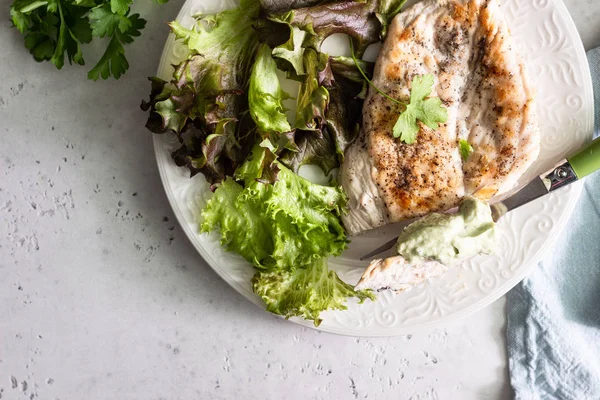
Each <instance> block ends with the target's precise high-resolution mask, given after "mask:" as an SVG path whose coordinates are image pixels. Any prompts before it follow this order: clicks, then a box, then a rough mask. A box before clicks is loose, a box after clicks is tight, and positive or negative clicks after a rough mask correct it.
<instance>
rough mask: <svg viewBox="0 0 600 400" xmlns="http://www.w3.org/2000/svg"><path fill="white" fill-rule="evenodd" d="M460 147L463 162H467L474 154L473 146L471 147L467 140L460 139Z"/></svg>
mask: <svg viewBox="0 0 600 400" xmlns="http://www.w3.org/2000/svg"><path fill="white" fill-rule="evenodd" d="M458 147H459V149H460V156H461V157H462V159H463V161H467V159H468V158H469V156H470V155H471V153H472V152H473V146H471V144H470V143H469V142H467V141H466V140H465V139H460V140H459V141H458Z"/></svg>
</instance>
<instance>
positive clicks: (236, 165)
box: [142, 0, 405, 325]
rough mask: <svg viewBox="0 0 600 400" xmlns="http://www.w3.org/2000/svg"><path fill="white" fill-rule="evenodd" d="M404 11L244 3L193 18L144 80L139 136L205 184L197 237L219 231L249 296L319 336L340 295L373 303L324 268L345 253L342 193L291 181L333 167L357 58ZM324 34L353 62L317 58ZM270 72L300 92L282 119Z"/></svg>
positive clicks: (350, 125) (305, 0)
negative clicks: (167, 144)
mask: <svg viewBox="0 0 600 400" xmlns="http://www.w3.org/2000/svg"><path fill="white" fill-rule="evenodd" d="M404 1H405V0H365V1H354V0H342V1H336V2H328V1H323V0H316V1H315V0H260V1H258V0H241V3H240V5H239V6H238V7H237V8H234V9H231V10H227V11H223V12H220V13H218V14H214V15H201V16H197V23H196V25H195V26H194V27H193V28H192V29H187V28H185V27H183V26H181V25H180V24H179V23H178V22H172V23H171V24H170V27H171V30H172V32H173V33H174V34H175V36H176V38H177V39H178V40H180V41H181V42H182V43H184V44H185V45H186V46H187V48H188V49H189V55H188V57H187V58H186V59H185V60H184V61H182V62H181V63H180V64H178V65H176V66H175V71H174V73H173V77H172V79H171V80H170V81H169V82H167V81H164V80H161V79H159V78H150V79H151V82H152V89H151V94H150V100H149V101H147V102H146V101H144V102H143V103H142V109H144V110H147V111H149V117H148V121H147V124H146V126H147V127H148V128H149V129H150V130H151V131H152V132H155V133H158V134H161V133H166V132H174V133H175V134H176V135H177V137H178V138H179V142H180V144H181V145H180V147H179V148H178V149H176V150H175V151H174V152H173V154H172V157H173V159H174V161H175V163H176V164H177V165H178V166H181V167H185V168H187V169H188V170H189V172H190V175H191V176H193V175H196V174H198V173H201V174H203V175H204V177H205V178H206V180H207V181H208V182H209V183H210V185H211V186H210V187H211V190H212V191H214V194H213V195H212V197H211V198H210V200H209V201H208V204H206V206H205V208H204V209H203V210H200V212H199V214H200V218H199V220H200V224H201V231H202V232H209V231H213V230H217V231H219V232H220V235H221V243H222V245H223V246H224V247H225V248H226V249H228V250H230V251H234V252H236V253H238V254H239V255H241V256H242V257H244V258H245V259H246V260H247V261H248V262H250V263H251V264H252V265H253V266H254V268H255V275H254V278H253V280H252V285H253V290H254V292H255V293H256V294H258V295H259V296H260V297H261V298H262V299H263V300H264V302H265V304H266V306H267V309H268V310H269V311H271V312H273V313H276V314H280V315H283V316H285V317H287V318H289V317H292V316H300V317H303V318H306V319H309V320H313V321H314V323H315V325H318V324H319V323H320V322H321V320H320V318H319V315H320V313H321V312H322V311H324V310H328V309H345V308H346V306H345V302H346V300H347V299H348V298H350V297H357V298H358V299H359V300H360V301H361V302H362V301H364V300H365V299H367V298H371V299H373V298H374V296H373V294H372V293H371V292H366V291H355V290H354V289H353V287H352V286H351V285H348V284H347V283H345V282H343V281H342V280H341V279H340V278H339V277H338V276H337V275H336V273H335V272H334V271H332V270H331V269H329V267H328V265H327V258H328V257H330V256H337V255H340V254H341V253H342V252H343V250H344V249H345V248H346V246H347V243H348V239H347V237H346V232H345V231H344V228H343V226H342V224H341V220H340V216H341V215H342V214H343V213H344V212H345V207H346V197H345V195H344V192H343V191H342V189H341V188H340V187H339V186H338V185H337V184H336V183H335V181H333V180H332V181H331V185H330V186H323V185H317V184H314V183H311V182H309V181H308V180H306V179H304V178H303V177H301V176H299V175H298V174H297V173H298V169H299V168H300V167H301V166H302V165H305V164H313V165H317V166H319V167H320V168H321V169H322V170H323V172H324V173H325V174H329V173H330V172H331V171H332V170H333V169H334V168H336V167H338V166H339V165H340V163H341V162H342V161H343V157H344V150H345V149H346V147H347V146H348V145H349V144H350V143H351V142H352V141H353V140H354V138H355V137H356V136H357V134H358V130H359V126H360V122H361V121H360V119H361V109H362V103H363V99H364V97H365V94H366V89H367V86H366V85H367V82H366V80H365V79H364V77H363V74H365V75H366V76H368V75H370V74H371V71H372V69H373V65H372V64H370V63H367V62H364V61H362V60H361V57H362V55H363V54H364V52H365V50H366V49H367V47H368V46H369V45H371V44H374V43H377V42H380V41H382V40H383V39H384V37H385V34H386V31H387V27H388V24H389V23H390V22H391V20H392V18H393V17H394V16H395V15H396V14H397V13H398V12H399V11H400V8H401V7H402V5H403V3H404ZM335 33H343V34H346V35H348V36H349V37H350V40H351V43H352V48H353V53H354V54H353V57H356V59H355V60H353V59H352V58H351V57H343V56H337V57H332V56H329V55H328V54H326V53H324V52H323V51H322V50H321V46H322V44H323V42H324V40H325V39H326V38H327V37H328V36H330V35H332V34H335ZM281 73H284V74H285V76H286V77H287V78H289V79H292V80H294V81H297V82H298V83H299V91H298V94H297V96H296V103H295V110H291V114H292V117H291V118H290V117H289V116H288V115H289V114H290V113H286V112H287V111H290V110H286V109H285V107H284V105H283V102H284V100H286V99H288V98H290V95H289V94H288V93H286V92H285V91H284V90H283V89H282V87H281V85H280V80H279V77H278V75H280V74H281Z"/></svg>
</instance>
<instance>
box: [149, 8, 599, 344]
mask: <svg viewBox="0 0 600 400" xmlns="http://www.w3.org/2000/svg"><path fill="white" fill-rule="evenodd" d="M233 4H234V3H233V2H232V1H231V2H230V1H228V0H187V1H186V3H185V4H184V5H183V7H182V8H181V11H180V13H179V15H178V17H177V20H178V21H180V22H181V23H182V24H183V25H186V26H191V25H192V24H193V19H192V17H191V16H192V15H195V14H197V13H200V12H207V13H208V12H215V11H219V10H221V9H224V8H226V7H230V6H233ZM502 7H503V9H504V11H505V12H506V16H507V22H508V25H509V27H510V29H511V31H512V33H513V36H514V38H515V42H516V45H517V47H518V48H519V50H520V52H521V54H523V55H524V58H525V59H526V60H527V63H528V65H529V67H530V69H529V75H530V77H531V78H532V80H533V82H534V83H535V86H536V87H537V88H538V114H539V118H540V125H541V128H542V150H541V154H540V159H539V161H538V163H537V164H536V166H535V169H534V170H532V171H530V172H529V173H528V175H529V177H533V176H535V175H537V174H539V173H541V172H543V171H544V170H546V169H547V168H548V167H550V166H551V164H554V162H555V161H556V160H558V159H560V158H562V157H564V156H565V155H566V154H568V153H570V152H571V151H573V150H575V149H576V148H577V147H579V146H581V145H582V144H583V143H584V142H585V141H586V140H589V139H590V138H591V132H592V126H593V97H592V85H591V77H590V72H589V67H588V64H587V59H586V57H585V51H584V49H583V45H582V43H581V40H580V38H579V34H578V33H577V30H576V28H575V25H574V23H573V21H572V19H571V17H570V15H569V13H568V11H567V9H566V7H565V6H564V4H563V3H562V1H561V0H505V1H503V2H502ZM185 56H186V54H185V49H184V48H183V47H182V46H181V45H179V44H178V43H176V42H175V41H174V38H173V35H170V36H169V38H168V39H167V41H166V44H165V47H164V50H163V55H162V58H161V60H160V65H159V68H158V73H157V75H158V76H160V77H163V78H165V79H168V78H169V77H170V75H171V73H172V67H171V65H172V64H174V63H176V62H177V61H178V60H181V59H182V58H184V57H185ZM175 145H176V143H175V141H174V138H173V137H170V136H168V135H162V136H159V135H154V149H155V152H156V160H157V163H158V167H159V171H160V176H161V179H162V182H163V185H164V187H165V192H166V194H167V197H168V199H169V202H170V204H171V206H172V208H173V211H174V213H175V215H176V217H177V220H178V221H179V223H180V224H181V226H182V227H183V230H184V231H185V233H186V235H187V236H188V238H189V239H190V241H191V242H192V244H193V245H194V247H195V248H196V249H197V250H198V252H199V253H200V254H201V255H202V257H204V259H205V260H206V261H207V263H208V264H209V265H210V266H211V267H212V268H213V269H214V270H215V271H216V272H217V273H218V274H219V275H220V276H221V277H222V278H223V279H224V280H225V281H226V282H227V283H229V284H230V285H231V286H232V287H233V288H234V289H235V290H237V291H238V292H239V293H241V294H242V295H244V296H245V297H246V298H248V299H249V300H250V301H252V302H253V303H255V304H257V305H258V306H260V307H262V308H264V305H263V304H262V301H261V299H260V298H259V297H258V296H256V295H255V294H254V293H252V289H251V285H250V278H251V277H252V274H253V270H252V268H251V266H250V265H249V264H247V263H246V262H245V261H244V260H242V259H241V258H240V257H238V256H236V255H234V254H231V253H227V252H225V251H223V249H222V248H221V247H220V245H219V242H218V237H217V235H216V234H211V235H200V234H198V229H197V221H195V219H194V211H195V210H198V209H199V208H200V207H201V206H202V204H203V203H204V202H205V201H206V199H207V198H208V196H210V191H209V190H208V189H207V185H206V182H205V181H204V178H203V177H201V176H196V177H194V178H192V179H190V178H189V177H188V175H187V173H186V171H185V170H183V169H182V168H178V167H176V166H175V164H174V163H173V161H172V159H171V157H170V152H171V151H172V149H173V148H174V146H175ZM581 189H582V186H581V183H580V182H579V183H575V184H573V185H571V187H569V188H567V189H564V190H561V191H559V192H555V193H552V194H550V195H549V196H547V197H545V198H544V199H543V200H539V201H537V202H533V203H530V204H528V205H526V206H523V207H521V208H520V209H519V210H516V211H514V212H512V213H509V214H508V215H507V216H505V217H504V218H503V219H502V221H501V222H500V223H499V226H498V227H499V232H500V244H501V248H502V251H501V252H500V253H501V254H499V255H497V256H493V257H489V256H488V257H478V258H475V259H472V260H470V261H468V262H466V263H464V264H463V265H461V266H460V267H457V268H455V269H453V270H451V271H449V272H448V273H447V274H446V275H444V276H443V277H442V278H439V279H436V280H433V281H430V282H427V283H425V284H423V285H421V286H419V287H417V288H414V289H412V290H411V291H408V292H404V293H401V294H398V295H396V294H393V293H390V292H389V291H387V292H381V293H379V295H378V299H377V301H375V302H367V303H365V304H362V305H358V304H357V303H356V301H354V300H350V301H349V303H348V310H345V311H333V312H327V313H324V314H323V323H322V324H321V325H320V326H319V327H318V328H317V329H319V330H322V331H327V332H332V333H337V334H345V335H356V336H391V335H399V334H406V333H413V332H415V331H418V330H422V329H429V328H432V327H434V326H437V325H440V324H443V323H445V322H447V321H450V320H453V319H457V318H461V317H465V316H467V315H468V314H471V313H473V312H475V311H477V310H479V309H481V308H483V307H485V306H487V305H489V304H490V303H492V302H493V301H495V300H497V299H498V298H499V297H501V296H503V295H504V294H505V293H506V292H508V291H509V290H510V289H511V288H512V287H513V286H515V285H516V284H517V283H518V282H519V281H521V280H522V279H523V278H524V277H525V276H526V275H527V273H528V272H529V271H531V269H532V268H533V267H534V266H535V265H536V264H537V261H538V260H539V259H540V258H541V256H542V255H543V254H544V253H545V252H547V251H548V250H549V249H550V247H551V246H552V244H553V243H554V242H555V240H556V238H557V237H558V235H559V233H560V232H561V230H562V228H563V227H564V225H565V224H566V222H567V219H568V217H569V216H570V214H571V212H572V211H573V208H574V206H575V203H576V200H577V198H578V197H579V194H580V192H581ZM355 242H356V241H355ZM372 248H374V242H372V241H368V240H367V241H363V242H360V241H359V242H358V244H356V243H355V244H354V250H357V251H358V252H359V253H361V252H366V251H368V250H371V249H372ZM330 264H331V265H332V268H334V269H335V270H336V271H337V272H338V274H339V275H340V277H342V279H344V280H347V281H348V282H356V281H357V280H358V278H359V276H360V273H361V269H359V268H357V266H358V263H357V262H356V260H354V261H353V260H349V259H348V258H347V257H346V258H344V257H343V256H342V257H341V258H337V259H332V260H331V263H330ZM291 320H292V321H294V322H297V323H299V324H302V325H304V326H308V327H314V325H313V324H312V322H310V321H304V320H301V319H297V318H292V319H291Z"/></svg>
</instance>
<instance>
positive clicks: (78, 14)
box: [10, 0, 167, 80]
mask: <svg viewBox="0 0 600 400" xmlns="http://www.w3.org/2000/svg"><path fill="white" fill-rule="evenodd" d="M132 1H133V0H14V2H13V4H12V5H11V7H10V17H11V20H12V23H13V25H14V26H15V28H17V30H18V31H19V32H20V33H21V34H22V35H23V36H24V39H25V47H26V48H27V49H28V50H29V52H30V53H31V55H32V56H33V58H34V59H35V60H36V61H50V62H51V63H52V64H54V65H55V66H56V68H58V69H61V68H62V67H63V66H64V63H65V55H66V57H67V60H68V61H69V64H73V63H75V64H79V65H84V64H85V61H84V58H83V51H82V45H83V44H86V43H89V42H90V41H92V39H93V38H94V37H97V38H104V37H107V38H108V46H107V48H106V50H105V51H104V54H103V55H102V57H100V60H99V61H98V63H97V64H96V65H95V66H94V67H93V68H92V69H91V70H90V72H89V73H88V78H89V79H92V80H97V79H99V78H100V77H101V78H102V79H106V78H108V77H110V76H112V77H114V78H115V79H118V78H119V77H120V76H121V75H123V74H124V73H125V72H126V71H127V69H128V68H129V64H128V62H127V59H126V58H125V49H124V48H123V45H124V44H128V43H131V42H133V39H134V38H135V37H137V36H139V35H140V34H141V32H140V31H141V30H142V29H143V28H144V26H145V25H146V21H145V20H144V19H142V18H140V15H139V14H132V15H129V12H130V6H131V3H132ZM166 1H167V0H157V2H158V3H160V4H164V3H166Z"/></svg>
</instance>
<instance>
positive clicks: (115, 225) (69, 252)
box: [0, 0, 600, 400]
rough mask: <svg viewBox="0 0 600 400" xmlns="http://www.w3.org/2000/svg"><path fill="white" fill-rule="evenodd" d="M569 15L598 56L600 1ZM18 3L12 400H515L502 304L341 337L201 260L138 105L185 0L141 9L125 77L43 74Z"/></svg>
mask: <svg viewBox="0 0 600 400" xmlns="http://www.w3.org/2000/svg"><path fill="white" fill-rule="evenodd" d="M566 3H567V6H568V8H569V9H570V11H571V12H572V14H573V18H574V20H575V22H576V23H577V25H578V28H579V30H580V32H581V35H582V38H583V40H584V44H585V46H586V48H591V47H593V46H597V45H600V23H599V22H598V21H599V20H600V2H598V1H596V0H568V1H567V2H566ZM9 4H10V2H9V1H7V0H0V10H2V11H1V12H0V48H2V49H3V50H2V52H0V65H1V67H0V71H2V79H1V80H0V118H1V121H2V127H1V128H0V129H1V130H2V138H3V139H2V144H1V145H0V177H1V178H0V398H2V399H30V400H33V399H35V398H39V399H49V400H55V399H61V400H67V399H77V400H79V399H88V400H96V399H118V400H121V399H124V400H127V399H144V400H154V399H155V400H158V399H253V398H261V399H281V398H289V399H330V398H335V399H363V398H371V399H373V398H375V399H384V398H393V399H409V398H413V399H482V398H485V399H496V398H510V397H511V390H510V386H509V384H508V372H507V368H506V354H505V347H504V345H505V340H504V331H505V317H504V300H501V301H498V302H496V303H494V304H493V305H492V306H490V307H488V308H487V309H484V310H483V311H481V312H479V313H477V314H475V315H472V316H471V317H469V318H467V319H466V320H463V321H459V322H456V323H453V324H451V325H448V326H446V327H444V328H441V329H437V330H434V331H431V332H429V333H421V334H414V335H412V336H411V335H409V336H404V337H395V338H385V339H358V338H351V337H341V336H334V335H330V334H324V333H319V332H316V331H314V330H311V329H306V328H302V327H300V326H297V325H295V324H292V323H289V322H285V321H281V320H279V319H276V318H274V317H272V316H270V315H268V314H266V313H264V312H261V311H260V310H259V309H258V308H256V307H255V306H253V305H252V304H250V303H249V302H248V301H246V300H245V299H244V298H242V297H241V296H240V295H238V294H237V293H236V292H235V291H233V290H232V289H231V288H229V287H228V286H227V285H226V284H225V283H224V282H223V281H221V280H220V279H219V278H218V277H217V275H216V274H215V273H214V272H212V270H211V269H210V268H209V267H208V266H207V265H206V264H205V263H204V262H203V260H202V258H201V257H200V256H199V255H198V254H197V253H196V252H195V251H194V249H193V248H192V246H191V245H190V244H189V243H188V241H187V239H186V238H185V236H184V234H183V233H182V231H181V230H180V229H179V227H178V226H177V224H176V222H175V220H174V217H173V215H172V214H171V211H170V208H169V205H168V203H167V200H166V198H165V196H164V193H163V190H162V186H161V183H160V179H159V177H158V171H157V168H156V164H155V161H154V153H153V149H152V144H151V137H150V134H149V133H148V132H147V131H145V129H144V128H143V125H144V122H145V114H144V113H142V112H141V111H139V108H138V105H139V102H140V99H141V98H145V97H146V96H147V92H148V81H147V80H146V76H150V75H153V74H154V72H155V70H156V66H157V63H158V59H159V56H160V53H161V49H162V46H163V43H164V40H165V38H166V36H167V28H166V26H165V25H164V24H163V22H165V21H169V20H172V19H173V18H174V17H175V16H176V14H177V11H178V9H179V8H180V6H181V4H182V3H181V2H180V1H174V0H171V3H169V4H167V5H164V6H158V5H156V4H151V3H150V2H149V1H146V2H144V3H143V4H142V3H140V4H136V6H137V9H138V11H140V12H141V13H142V14H143V16H144V17H146V18H147V19H148V25H147V28H146V29H145V31H144V32H143V35H142V36H141V38H139V39H138V40H137V41H136V42H135V43H134V44H133V45H130V46H128V48H127V54H128V58H129V60H130V61H131V62H130V64H131V68H130V71H129V72H128V74H127V75H125V76H124V77H122V78H121V79H120V80H119V81H117V82H115V81H105V82H90V81H87V80H86V71H87V70H86V68H79V67H69V66H66V67H65V68H64V70H63V71H57V70H55V69H54V67H53V66H52V65H50V64H49V63H44V64H38V63H36V62H34V61H33V59H32V58H31V56H30V55H29V54H28V52H27V50H26V49H25V48H24V46H23V41H22V38H21V37H20V36H19V35H18V33H17V32H16V30H15V29H13V28H11V24H10V22H8V5H9ZM96 50H97V51H100V48H97V49H96ZM92 54H93V50H92ZM92 54H90V55H89V56H88V57H89V58H90V60H91V59H92V57H91V55H92ZM97 56H98V53H96V57H97Z"/></svg>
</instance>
